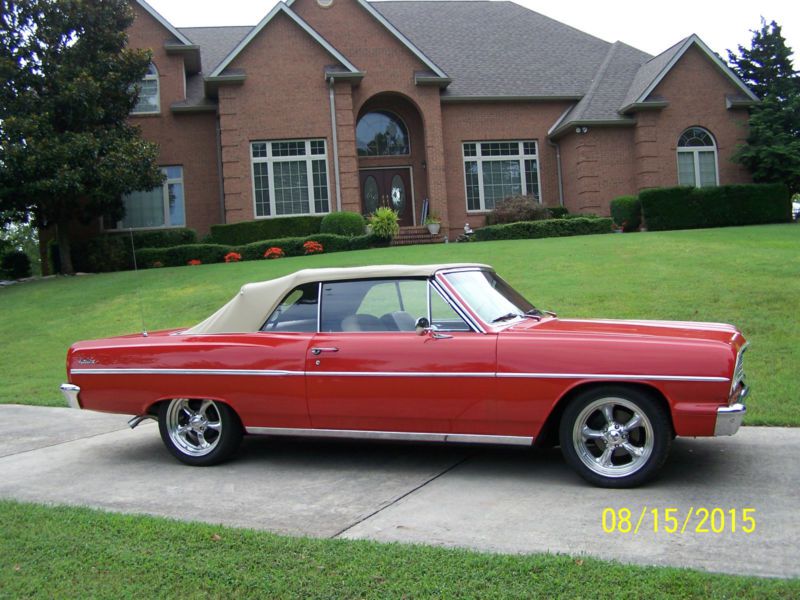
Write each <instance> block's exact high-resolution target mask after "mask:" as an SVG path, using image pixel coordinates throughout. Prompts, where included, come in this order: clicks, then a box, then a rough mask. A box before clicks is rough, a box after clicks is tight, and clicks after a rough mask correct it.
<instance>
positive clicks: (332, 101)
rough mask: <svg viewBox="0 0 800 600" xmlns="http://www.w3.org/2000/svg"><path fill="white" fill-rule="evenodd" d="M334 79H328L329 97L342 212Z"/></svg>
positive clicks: (336, 174) (337, 189)
mask: <svg viewBox="0 0 800 600" xmlns="http://www.w3.org/2000/svg"><path fill="white" fill-rule="evenodd" d="M333 84H334V82H333V78H332V77H331V78H330V79H328V96H329V98H330V105H331V133H332V137H333V171H334V173H333V174H334V176H335V177H336V212H342V184H341V181H340V177H339V139H338V137H339V136H338V135H337V133H336V100H335V98H334V92H333Z"/></svg>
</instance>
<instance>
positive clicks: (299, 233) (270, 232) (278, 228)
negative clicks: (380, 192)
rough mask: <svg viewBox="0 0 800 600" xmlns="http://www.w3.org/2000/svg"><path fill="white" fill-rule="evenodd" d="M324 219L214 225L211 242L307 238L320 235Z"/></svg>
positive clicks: (238, 243)
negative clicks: (316, 234)
mask: <svg viewBox="0 0 800 600" xmlns="http://www.w3.org/2000/svg"><path fill="white" fill-rule="evenodd" d="M322 219H323V217H317V216H312V215H309V216H302V217H278V218H275V219H259V220H257V221H245V222H243V223H231V224H230V225H212V226H211V235H210V236H209V241H210V242H211V243H212V244H228V245H230V246H240V245H242V244H249V243H251V242H257V241H259V240H270V239H278V238H284V237H307V236H310V235H314V234H315V233H319V231H320V226H321V224H322ZM362 231H363V230H362Z"/></svg>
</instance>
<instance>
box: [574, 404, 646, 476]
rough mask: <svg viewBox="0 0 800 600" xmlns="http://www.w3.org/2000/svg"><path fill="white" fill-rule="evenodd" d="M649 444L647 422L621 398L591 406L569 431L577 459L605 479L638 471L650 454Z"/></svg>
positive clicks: (642, 413) (632, 406)
mask: <svg viewBox="0 0 800 600" xmlns="http://www.w3.org/2000/svg"><path fill="white" fill-rule="evenodd" d="M653 440H654V435H653V426H652V424H651V423H650V419H648V418H647V415H646V414H645V413H644V411H643V410H641V409H640V408H639V407H638V406H636V404H634V403H633V402H631V401H630V400H626V399H624V398H599V399H597V400H595V401H594V402H591V403H590V404H589V405H587V406H586V407H585V408H584V409H583V410H582V411H581V412H580V413H579V414H578V418H577V419H576V420H575V424H574V425H573V428H572V443H573V445H574V447H575V452H576V453H577V454H578V458H580V459H581V462H583V464H584V465H586V466H587V467H588V468H589V469H591V470H592V471H594V472H595V473H597V474H598V475H603V476H605V477H625V476H626V475H630V474H632V473H635V472H636V471H638V470H639V469H641V468H642V467H643V466H644V465H645V464H647V461H648V459H649V458H650V455H651V454H652V453H653Z"/></svg>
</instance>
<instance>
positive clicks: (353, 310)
mask: <svg viewBox="0 0 800 600" xmlns="http://www.w3.org/2000/svg"><path fill="white" fill-rule="evenodd" d="M426 285H427V284H426V281H425V280H424V279H397V280H394V279H392V280H388V279H382V280H368V281H343V282H336V283H326V284H323V287H322V327H321V330H322V331H406V332H413V331H414V325H415V323H416V320H417V319H418V318H419V317H422V316H425V315H426V314H427V312H428V310H427V299H426V297H425V290H426Z"/></svg>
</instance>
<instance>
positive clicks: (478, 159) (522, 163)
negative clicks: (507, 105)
mask: <svg viewBox="0 0 800 600" xmlns="http://www.w3.org/2000/svg"><path fill="white" fill-rule="evenodd" d="M526 143H528V144H531V143H532V144H535V147H536V152H535V153H534V154H525V151H524V146H523V144H526ZM467 144H475V150H476V155H475V156H467V155H466V154H465V146H466V145H467ZM481 144H517V147H518V153H517V154H511V155H505V156H481ZM461 157H462V161H461V166H462V179H463V183H464V204H465V205H466V207H467V214H470V215H482V214H486V213H489V212H491V211H492V210H493V209H491V208H486V199H485V197H484V190H483V163H484V162H493V161H501V160H502V161H509V160H515V159H516V160H518V161H519V173H520V179H521V183H522V194H523V195H524V196H527V195H528V180H527V178H526V177H525V161H526V160H535V161H536V185H537V186H538V187H539V196H538V198H536V202H537V204H542V168H541V164H540V162H539V141H538V140H468V141H464V142H462V143H461ZM467 161H471V162H477V163H478V197H479V203H480V208H478V209H470V208H469V197H468V192H467V164H466V163H467Z"/></svg>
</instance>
